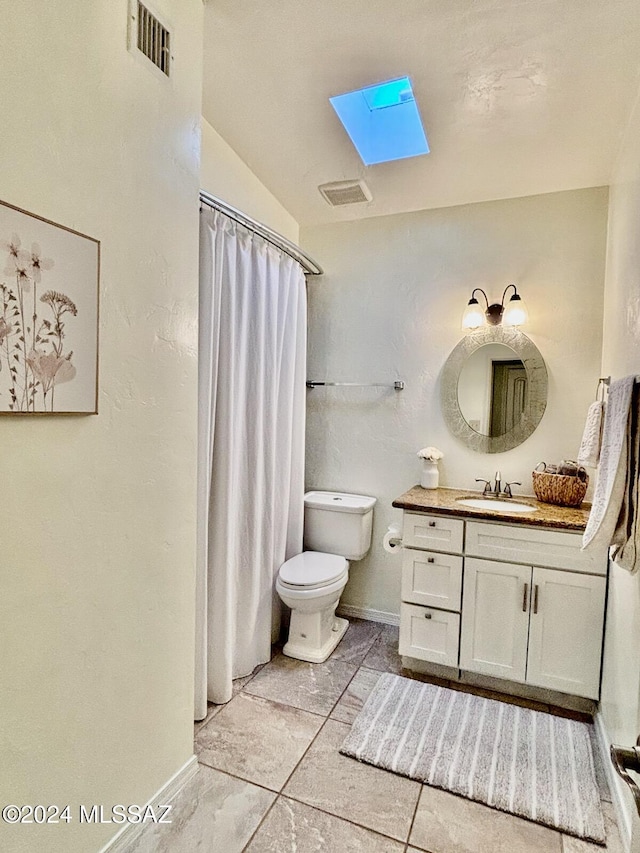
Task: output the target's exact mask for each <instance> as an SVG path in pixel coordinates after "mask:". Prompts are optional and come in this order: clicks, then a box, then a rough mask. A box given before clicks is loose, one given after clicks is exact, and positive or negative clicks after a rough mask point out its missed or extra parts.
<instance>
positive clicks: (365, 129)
mask: <svg viewBox="0 0 640 853" xmlns="http://www.w3.org/2000/svg"><path fill="white" fill-rule="evenodd" d="M329 100H330V101H331V106H332V107H333V108H334V110H335V111H336V113H337V114H338V118H339V119H340V121H341V122H342V124H343V125H344V128H345V130H346V131H347V133H348V134H349V137H350V139H351V141H352V142H353V144H354V145H355V147H356V150H357V152H358V154H359V155H360V157H361V158H362V162H363V163H364V164H365V166H373V165H374V164H375V163H387V162H388V161H389V160H403V159H405V158H406V157H417V156H418V155H420V154H428V153H429V145H428V143H427V137H426V135H425V132H424V128H423V126H422V120H421V118H420V113H419V112H418V105H417V104H416V99H415V98H414V96H413V90H412V88H411V81H410V80H409V78H408V77H401V78H400V79H399V80H388V81H387V82H386V83H379V84H378V85H377V86H367V87H366V88H365V89H356V90H355V92H346V93H345V94H344V95H336V96H335V97H334V98H329Z"/></svg>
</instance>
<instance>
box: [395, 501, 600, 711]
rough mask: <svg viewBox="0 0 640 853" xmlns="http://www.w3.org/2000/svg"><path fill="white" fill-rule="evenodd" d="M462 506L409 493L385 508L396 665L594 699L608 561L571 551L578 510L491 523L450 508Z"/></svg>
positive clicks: (490, 517)
mask: <svg viewBox="0 0 640 853" xmlns="http://www.w3.org/2000/svg"><path fill="white" fill-rule="evenodd" d="M469 495H470V493H469V492H468V491H459V490H456V489H435V490H427V489H423V488H421V487H420V486H416V487H414V488H413V489H410V490H409V491H408V492H406V493H405V494H403V495H401V496H400V497H399V498H397V500H395V501H394V502H393V506H394V507H398V508H400V509H402V510H404V514H403V533H402V544H403V549H402V604H401V615H400V654H401V655H402V656H403V663H404V665H405V666H406V667H407V668H408V669H414V670H422V671H426V672H432V673H433V674H445V675H447V676H448V677H449V678H451V677H458V678H461V679H463V680H464V679H465V678H468V680H473V679H474V676H475V677H476V681H477V679H482V678H484V679H485V680H484V683H485V684H487V686H493V687H495V688H496V689H501V690H503V691H504V692H516V693H519V694H520V695H523V692H524V694H525V695H526V693H527V691H523V686H524V687H526V688H529V689H530V690H529V693H530V694H531V695H536V691H538V690H545V691H549V690H551V691H554V693H558V694H565V695H568V696H577V697H583V698H585V699H591V700H597V699H598V697H599V693H600V671H601V661H602V642H603V632H604V616H605V603H606V594H607V572H608V559H607V551H606V549H603V550H600V551H596V552H592V551H589V552H583V551H581V550H580V548H581V544H582V532H583V531H584V528H585V526H586V522H587V518H588V510H587V509H572V508H565V507H558V506H552V505H549V504H544V503H540V502H538V501H536V500H535V499H534V498H525V499H520V498H519V500H520V501H522V500H524V502H526V503H527V504H529V505H530V506H531V507H532V508H535V509H533V511H531V512H520V513H516V512H513V513H510V512H506V513H505V512H497V511H493V510H492V509H490V508H480V509H477V508H473V507H468V506H464V505H462V504H461V503H459V501H460V499H463V498H465V497H467V498H468V497H469ZM452 673H454V675H453V676H452ZM494 679H497V680H498V681H496V682H495V683H494ZM503 679H504V681H502V680H503ZM477 683H481V684H482V683H483V682H482V680H480V681H477ZM531 689H533V690H531Z"/></svg>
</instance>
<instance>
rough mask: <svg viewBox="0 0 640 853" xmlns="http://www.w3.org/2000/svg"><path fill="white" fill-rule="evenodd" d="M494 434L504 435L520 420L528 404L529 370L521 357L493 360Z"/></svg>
mask: <svg viewBox="0 0 640 853" xmlns="http://www.w3.org/2000/svg"><path fill="white" fill-rule="evenodd" d="M491 371H492V378H491V418H490V424H491V426H490V432H489V434H490V435H492V436H498V435H504V434H505V433H506V432H509V430H511V429H513V427H514V426H515V425H516V424H517V423H519V422H520V420H521V418H522V415H523V413H524V410H525V408H526V405H527V371H526V370H525V367H524V364H523V363H522V361H520V359H514V360H513V361H492V362H491Z"/></svg>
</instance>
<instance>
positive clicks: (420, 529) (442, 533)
mask: <svg viewBox="0 0 640 853" xmlns="http://www.w3.org/2000/svg"><path fill="white" fill-rule="evenodd" d="M463 539H464V521H461V520H460V519H458V518H447V517H446V516H442V515H427V514H426V513H421V512H420V513H418V512H405V514H404V522H403V530H402V542H403V544H404V545H405V546H406V547H408V548H426V549H429V550H431V551H448V552H449V553H450V554H461V553H462V542H463Z"/></svg>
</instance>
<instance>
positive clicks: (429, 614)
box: [424, 613, 432, 619]
mask: <svg viewBox="0 0 640 853" xmlns="http://www.w3.org/2000/svg"><path fill="white" fill-rule="evenodd" d="M431 615H432V614H431V613H425V614H424V618H425V619H431Z"/></svg>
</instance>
